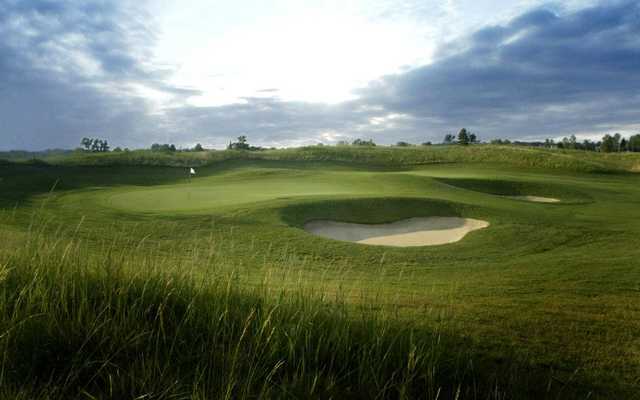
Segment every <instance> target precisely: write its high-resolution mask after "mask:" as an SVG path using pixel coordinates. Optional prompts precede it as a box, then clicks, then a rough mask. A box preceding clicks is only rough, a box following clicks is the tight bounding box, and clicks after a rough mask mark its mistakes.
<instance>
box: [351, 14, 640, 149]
mask: <svg viewBox="0 0 640 400" xmlns="http://www.w3.org/2000/svg"><path fill="white" fill-rule="evenodd" d="M639 38H640V7H639V6H638V3H637V2H635V1H633V2H631V1H627V2H617V3H608V4H603V5H600V6H597V7H592V8H589V9H585V10H582V11H579V12H577V13H575V14H571V15H566V16H559V15H556V14H554V13H553V12H551V11H548V10H544V9H540V10H533V11H531V12H528V13H526V14H524V15H522V16H520V17H518V18H515V19H514V20H512V21H511V22H510V23H509V24H507V25H505V26H497V27H489V28H485V29H482V30H480V31H478V32H476V33H475V34H473V35H472V36H471V37H469V38H468V39H466V40H465V41H464V42H463V43H455V44H454V46H453V47H455V48H458V49H459V48H462V49H463V50H461V51H457V52H455V53H454V54H451V55H448V56H445V57H443V58H441V59H439V60H438V61H436V62H435V63H433V64H430V65H427V66H424V67H422V68H417V69H414V70H412V71H409V72H406V73H404V74H399V75H393V76H387V77H384V78H382V79H381V80H380V81H378V82H373V83H371V84H370V85H369V87H367V88H365V89H363V90H361V91H360V92H359V93H360V95H361V96H362V98H363V99H364V101H366V102H367V103H368V104H373V105H378V106H380V107H382V108H384V109H385V110H388V111H394V112H404V113H409V114H411V115H413V116H416V117H423V118H427V117H428V118H433V119H434V120H436V121H441V123H440V124H435V125H433V127H442V128H445V127H446V126H451V125H454V126H465V125H466V126H473V127H475V128H476V129H478V130H480V131H481V132H485V133H489V134H492V135H503V136H511V137H515V136H518V135H551V136H553V135H559V134H566V133H571V132H572V131H573V132H580V131H585V132H591V131H597V130H598V129H607V128H615V127H623V126H624V125H631V124H637V123H639V122H640V116H639V115H638V114H637V113H636V112H635V110H637V109H638V106H639V105H640V97H639V96H640V40H639ZM444 54H446V49H445V50H444Z"/></svg>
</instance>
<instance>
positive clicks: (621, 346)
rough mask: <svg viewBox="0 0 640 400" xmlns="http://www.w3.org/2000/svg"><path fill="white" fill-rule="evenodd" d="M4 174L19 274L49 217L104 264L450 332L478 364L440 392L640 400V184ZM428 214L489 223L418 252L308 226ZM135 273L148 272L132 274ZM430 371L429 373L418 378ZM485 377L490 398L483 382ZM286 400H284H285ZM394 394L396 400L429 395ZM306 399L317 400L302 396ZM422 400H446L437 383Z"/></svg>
mask: <svg viewBox="0 0 640 400" xmlns="http://www.w3.org/2000/svg"><path fill="white" fill-rule="evenodd" d="M2 171H3V174H2V178H3V181H2V182H4V183H5V184H6V185H9V186H7V187H12V188H14V189H15V190H14V192H13V195H12V196H13V197H11V196H5V198H4V203H3V204H5V207H4V209H5V211H4V213H3V215H2V221H4V224H3V227H2V231H0V239H6V240H3V242H4V243H5V244H4V245H3V251H2V252H0V255H2V256H3V257H4V260H5V261H4V263H6V264H7V265H8V266H9V267H11V263H12V262H13V263H17V261H15V260H14V261H12V258H11V257H12V256H11V255H10V254H11V252H12V249H14V248H17V247H20V246H21V244H20V243H21V241H20V239H19V235H18V234H16V232H22V233H23V234H24V235H29V234H30V233H29V232H31V231H30V229H31V230H33V229H34V225H33V222H32V221H33V220H34V218H36V217H34V215H37V218H40V219H41V220H42V221H46V224H45V225H46V226H44V227H43V228H42V233H41V235H42V236H44V237H45V238H47V240H57V239H60V238H62V237H64V238H65V239H66V240H70V241H71V240H73V241H77V242H78V243H81V244H80V246H82V248H83V249H84V250H83V251H86V252H87V254H90V255H91V257H100V256H101V255H102V254H106V253H105V252H108V254H109V256H108V257H114V255H115V254H117V253H125V254H128V255H131V256H132V257H133V255H135V257H139V258H140V259H145V260H146V261H144V262H143V261H140V263H141V264H140V265H142V264H144V265H146V264H150V263H152V261H149V260H152V259H153V260H160V262H161V263H162V265H166V266H171V268H172V271H174V270H183V271H182V272H184V271H186V275H188V276H190V277H194V278H195V279H196V280H202V279H212V280H215V279H227V280H225V282H232V285H233V286H234V287H237V288H245V289H247V290H252V289H255V288H258V287H259V288H261V290H264V293H263V295H264V296H266V297H265V298H270V296H273V297H274V298H277V297H278V296H282V294H283V293H287V296H296V293H297V294H298V295H299V296H302V297H304V298H307V299H315V298H319V299H321V301H323V302H326V303H327V304H334V303H338V304H341V305H342V306H343V307H344V311H343V312H344V313H345V315H348V314H349V313H350V312H354V313H355V316H353V317H352V318H354V319H356V320H357V319H362V315H369V316H374V317H373V318H377V319H381V320H384V321H392V322H391V324H392V325H393V326H395V327H401V326H411V327H415V329H418V330H422V331H426V332H440V334H441V335H442V336H443V337H444V336H446V337H447V338H450V340H451V342H450V343H455V344H451V345H450V347H445V348H443V349H441V351H442V354H443V355H442V358H441V360H444V361H443V362H444V364H447V363H449V364H450V363H451V362H452V361H451V360H462V361H461V364H463V365H464V368H461V367H456V368H458V369H456V370H455V371H457V372H456V373H458V374H459V375H458V376H449V378H450V379H451V381H447V380H446V379H445V380H443V381H442V387H443V388H444V389H443V391H442V392H441V393H442V395H445V396H451V397H452V398H453V397H455V393H456V389H455V388H456V387H463V388H465V389H464V390H463V392H464V393H465V396H463V397H462V398H474V397H475V398H541V397H542V398H544V397H548V398H586V397H589V396H591V398H616V396H619V397H617V398H636V397H637V394H638V389H639V388H640V386H639V385H640V176H638V175H637V174H631V173H611V174H601V173H581V172H575V171H573V172H568V171H564V170H558V169H554V170H542V169H526V168H521V167H520V168H515V167H510V166H505V165H499V166H498V165H492V164H488V163H451V164H432V165H421V166H395V167H382V166H372V165H366V164H349V163H335V162H302V161H266V160H236V161H225V162H221V163H216V164H213V165H209V166H203V167H200V168H197V175H196V176H195V177H193V178H192V179H187V177H186V175H185V173H184V169H183V168H166V167H155V168H153V167H145V168H143V169H140V168H137V167H118V168H117V169H116V168H110V167H86V168H85V167H46V166H42V167H40V166H21V165H15V166H9V167H6V168H4V169H3V170H2ZM36 178H37V179H36ZM56 181H57V184H56V189H55V190H54V191H53V192H51V193H48V191H49V189H50V188H51V186H53V184H54V182H56ZM36 182H37V185H38V186H39V187H37V188H36V187H35V186H36ZM22 186H23V187H24V191H23V192H21V193H22V194H20V193H19V190H18V189H19V188H20V187H22ZM512 196H541V197H549V198H557V199H559V200H560V202H559V203H535V202H528V201H525V200H522V199H516V198H513V197H512ZM12 203H17V206H15V205H12ZM430 216H441V217H463V218H474V219H479V220H482V221H487V222H489V223H490V225H489V226H488V227H487V228H485V229H481V230H478V231H474V232H470V233H469V234H467V236H465V237H464V238H463V239H462V240H461V241H459V242H456V243H452V244H446V245H441V246H432V247H411V248H396V247H386V246H367V245H362V244H355V243H349V242H342V241H335V240H330V239H325V238H321V237H317V236H314V235H312V234H310V233H308V232H306V231H305V230H304V229H303V226H304V224H305V223H306V222H308V221H312V220H331V221H342V222H353V223H365V224H367V223H368V224H374V223H375V224H379V223H385V222H394V221H400V220H403V219H407V218H412V217H430ZM30 223H31V225H30ZM30 226H31V227H30ZM61 226H62V227H63V228H61ZM60 232H64V234H61V233H60ZM9 238H13V239H11V240H9ZM59 247H60V248H61V251H64V244H60V245H59ZM116 258H117V257H116ZM1 263H2V260H0V264H1ZM135 270H136V264H135V263H134V262H132V263H131V264H127V266H126V267H125V268H124V274H125V276H126V274H131V275H132V276H134V275H136V271H135ZM136 276H137V275H136ZM223 277H224V278H223ZM309 301H311V300H309ZM356 310H357V311H356ZM347 318H349V317H347ZM447 340H449V339H447ZM444 342H445V340H444V339H443V343H444ZM447 343H449V342H447ZM339 350H343V349H339ZM405 356H406V354H400V355H398V357H399V358H398V363H405V364H406V362H407V361H406V359H405V358H403V357H405ZM273 357H275V358H276V359H277V358H278V357H279V359H282V360H283V364H282V365H281V366H280V367H278V368H281V370H280V371H281V373H282V374H283V377H282V378H281V379H283V381H282V382H285V383H282V382H281V384H283V385H285V386H286V385H292V387H297V386H296V384H294V383H295V382H294V383H292V382H291V381H287V380H286V379H287V368H299V365H297V364H295V365H293V364H291V361H287V360H288V358H287V355H286V354H284V353H283V354H276V355H273ZM447 360H448V361H447ZM474 363H475V364H474ZM403 365H404V364H403ZM447 365H448V364H447ZM324 368H326V371H325V372H323V374H325V375H322V374H321V375H322V379H320V382H321V383H318V385H319V388H318V389H317V390H318V391H319V392H318V393H319V394H318V393H316V395H317V396H319V397H322V396H324V395H327V393H328V394H331V393H333V395H337V396H338V397H340V394H342V395H344V396H345V397H357V396H355V395H354V393H355V392H357V391H358V389H354V387H359V386H358V385H362V387H366V386H367V385H368V383H367V382H365V381H362V382H360V381H358V380H357V379H355V378H354V379H355V380H349V379H351V378H344V376H351V375H349V374H347V373H346V372H345V371H343V372H341V373H340V374H338V375H340V376H342V375H344V376H342V377H343V378H344V379H347V380H348V383H345V385H351V386H349V387H348V388H347V387H346V386H345V387H342V386H340V385H341V381H340V377H333V376H332V375H331V368H332V367H331V366H330V365H329V364H326V365H325V366H324ZM359 368H363V369H364V368H365V366H363V365H360V366H357V367H353V368H352V369H351V370H350V373H352V374H356V375H357V374H358V373H362V372H358V371H359ZM436 369H438V372H433V374H434V376H439V375H438V374H439V373H440V372H439V367H438V368H436ZM442 371H443V373H444V372H445V371H447V370H446V368H444V367H443V369H442ZM345 374H346V375H345ZM363 374H364V373H363ZM422 374H427V371H418V372H416V377H418V376H423V375H422ZM240 376H241V375H240ZM278 376H279V375H277V373H275V372H274V375H273V376H271V378H269V379H274V381H277V379H280V378H278ZM425 376H426V375H425ZM274 377H275V378H274ZM325 378H326V379H328V380H327V381H326V382H325V381H324V380H323V379H325ZM236 379H240V380H241V379H242V377H236ZM332 379H334V380H336V381H335V382H334V386H331V384H329V383H328V382H333V381H332ZM407 379H408V378H407ZM412 379H413V378H412ZM416 379H418V378H416ZM443 379H444V378H443ZM476 380H477V381H478V382H480V383H477V388H479V389H477V390H479V392H476V393H474V392H473V389H469V388H470V387H473V386H474V385H476V383H470V382H475V381H476ZM18 381H19V380H18ZM356 382H358V383H356ZM182 383H184V385H185V386H186V387H190V386H189V385H190V383H189V382H187V381H185V382H182ZM494 383H495V385H496V386H495V393H492V392H491V390H490V389H488V388H490V387H492V385H494ZM298 384H299V385H301V386H304V387H311V386H310V383H309V382H306V383H305V385H302V383H298ZM353 385H355V386H353ZM274 386H275V387H277V385H275V384H274ZM352 386H353V387H352ZM373 386H375V385H373ZM373 386H372V387H373ZM436 386H437V384H436ZM330 388H333V389H330ZM394 388H395V387H394ZM334 389H335V391H334V392H332V391H331V390H334ZM274 390H276V391H275V392H274V393H275V394H274V393H272V394H271V395H272V396H276V394H277V393H279V392H278V391H277V389H274ZM323 390H324V392H323ZM372 390H373V389H372ZM393 390H395V389H393ZM393 390H392V389H389V392H384V391H382V392H381V393H383V397H389V398H397V397H403V396H407V397H414V396H417V394H416V393H419V392H420V390H418V391H417V392H416V389H415V388H412V389H411V391H409V392H406V393H404V394H403V393H402V392H401V391H399V390H396V391H393ZM354 391H355V392H354ZM234 393H235V392H234ZM323 393H324V394H323ZM236 395H237V397H242V396H243V395H240V394H238V393H236ZM246 395H247V397H250V396H249V394H248V392H247V393H246ZM304 395H309V396H311V395H310V394H309V393H306V394H305V393H304V392H298V394H297V395H292V397H293V398H296V397H297V396H304ZM369 395H371V393H369ZM369 395H363V396H362V397H363V398H366V397H369ZM423 395H424V397H426V398H438V396H439V395H438V394H437V390H435V391H426V389H425V392H424V393H423ZM634 396H636V397H634ZM267 397H268V396H267ZM440 398H441V397H440ZM445 398H448V397H445Z"/></svg>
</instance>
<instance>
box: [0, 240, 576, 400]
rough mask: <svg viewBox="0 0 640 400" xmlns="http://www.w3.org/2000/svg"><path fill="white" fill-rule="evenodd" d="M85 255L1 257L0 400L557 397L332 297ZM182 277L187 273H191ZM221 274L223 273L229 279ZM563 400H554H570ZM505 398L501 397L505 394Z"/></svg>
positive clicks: (35, 247)
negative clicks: (240, 285) (238, 284)
mask: <svg viewBox="0 0 640 400" xmlns="http://www.w3.org/2000/svg"><path fill="white" fill-rule="evenodd" d="M193 262H197V260H196V259H194V260H185V261H183V263H182V264H180V263H177V264H176V263H175V261H172V262H168V261H162V260H161V259H153V260H152V259H151V258H146V257H140V256H138V255H136V253H135V248H132V249H128V250H127V251H116V249H114V248H112V249H111V250H110V251H107V252H103V253H102V255H101V256H95V255H93V254H92V253H90V252H87V251H86V249H84V248H83V246H82V245H80V244H79V243H74V242H69V241H59V240H58V241H55V240H52V239H48V238H46V237H45V236H43V235H42V234H40V233H38V232H30V233H29V238H28V240H27V242H26V244H25V246H23V247H22V248H21V249H20V250H18V251H15V252H11V253H8V254H4V253H0V267H1V270H0V276H1V279H0V327H1V330H0V355H1V356H2V358H1V361H0V396H1V397H2V398H25V399H26V398H39V399H69V398H83V399H85V398H88V399H94V398H113V399H122V398H145V399H169V398H170V399H205V398H224V399H242V398H354V399H370V398H380V399H383V398H389V399H409V398H418V397H419V398H425V399H444V398H465V399H466V398H474V399H476V398H477V399H501V398H518V397H522V398H525V397H530V396H532V395H533V396H535V397H549V398H552V397H555V396H556V395H559V393H562V388H561V387H558V385H557V383H556V382H553V381H552V380H550V378H548V377H547V376H544V374H539V375H536V374H532V373H531V371H528V370H527V368H526V364H522V365H518V364H516V363H508V364H506V365H493V366H492V368H491V371H492V372H491V374H489V373H487V372H486V371H487V370H485V369H483V367H482V363H483V360H482V359H473V357H470V356H469V353H468V352H465V348H464V343H463V342H462V341H460V340H457V339H455V338H453V337H450V336H448V334H447V331H448V330H447V325H446V322H445V323H443V324H442V326H441V328H440V329H436V330H433V329H431V330H426V329H424V328H420V327H419V326H412V325H411V324H406V323H397V322H396V321H394V319H393V317H392V316H391V315H382V314H381V313H379V312H377V313H371V312H368V311H367V310H366V309H357V308H353V307H348V306H346V305H345V304H343V303H341V302H340V301H339V299H337V300H338V301H336V299H332V300H331V301H327V300H326V299H322V298H318V297H317V296H313V295H311V294H309V295H305V294H304V293H300V292H292V293H287V292H286V291H285V290H284V289H282V290H277V289H274V287H277V284H275V283H274V282H265V284H264V285H262V286H259V287H256V288H254V289H246V288H245V289H242V290H241V289H239V288H237V287H236V285H235V282H234V279H233V275H228V274H227V275H216V274H212V278H211V279H204V280H201V281H197V280H195V279H194V278H193V275H190V274H189V272H188V271H189V270H190V267H189V263H193ZM191 267H192V266H191ZM227 270H228V269H227ZM578 393H579V392H575V391H573V392H569V393H568V394H567V395H566V396H565V395H563V398H567V397H575V398H581V397H582V396H583V395H586V392H585V393H583V394H582V395H581V396H578ZM507 394H508V395H507Z"/></svg>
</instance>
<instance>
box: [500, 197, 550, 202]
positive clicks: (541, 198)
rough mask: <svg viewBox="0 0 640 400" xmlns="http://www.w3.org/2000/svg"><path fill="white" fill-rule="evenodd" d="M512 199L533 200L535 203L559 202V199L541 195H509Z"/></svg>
mask: <svg viewBox="0 0 640 400" xmlns="http://www.w3.org/2000/svg"><path fill="white" fill-rule="evenodd" d="M509 197H511V198H512V199H517V200H525V201H533V202H535V203H560V199H556V198H553V197H542V196H509Z"/></svg>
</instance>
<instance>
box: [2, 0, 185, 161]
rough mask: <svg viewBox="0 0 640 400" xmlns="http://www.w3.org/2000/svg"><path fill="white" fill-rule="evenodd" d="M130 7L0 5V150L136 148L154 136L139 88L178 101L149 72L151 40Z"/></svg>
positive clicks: (176, 93)
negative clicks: (85, 142) (91, 144)
mask: <svg viewBox="0 0 640 400" xmlns="http://www.w3.org/2000/svg"><path fill="white" fill-rule="evenodd" d="M146 20H147V18H145V15H144V12H143V10H142V9H141V8H138V7H136V6H134V3H130V4H129V3H117V4H116V3H115V2H102V1H80V0H78V1H70V0H67V1H30V0H29V1H24V0H21V1H18V0H15V1H3V2H1V3H0V93H1V95H0V137H1V140H0V148H28V149H38V148H46V147H73V146H76V145H77V144H78V143H79V140H80V138H81V137H82V136H85V135H88V136H91V135H96V136H104V137H109V138H111V139H113V140H114V141H118V142H120V143H123V144H128V145H135V144H137V143H140V142H141V139H142V138H145V137H146V136H152V137H153V136H154V135H161V133H160V134H159V133H158V131H159V121H156V120H155V119H154V118H153V117H152V115H151V114H152V112H153V107H154V104H153V103H152V102H149V101H148V100H147V99H145V98H143V97H142V96H141V95H140V93H138V92H137V91H138V90H139V89H140V88H146V89H148V90H152V91H156V92H158V93H163V94H165V95H166V96H169V97H172V98H175V99H180V98H184V97H186V96H189V95H190V94H192V92H191V91H188V90H184V89H181V88H175V87H171V86H169V85H166V84H165V83H164V80H165V78H166V77H167V76H168V74H169V71H166V70H163V69H162V68H159V67H156V66H153V65H149V64H148V63H147V61H146V60H148V59H150V58H151V47H150V45H151V44H152V43H153V38H154V33H153V30H152V26H150V25H149V24H148V23H147V22H145V21H146Z"/></svg>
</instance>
